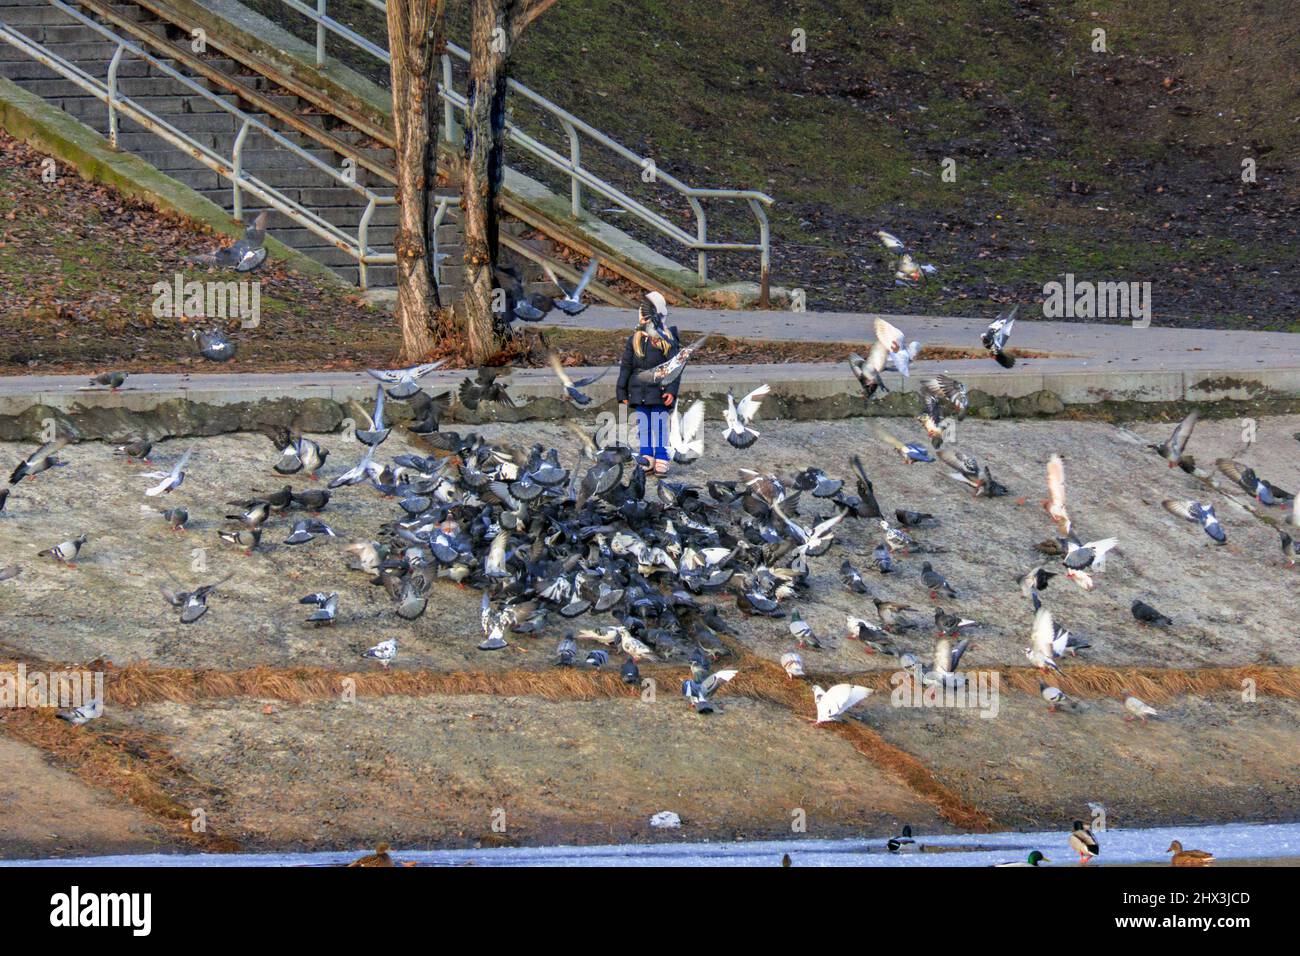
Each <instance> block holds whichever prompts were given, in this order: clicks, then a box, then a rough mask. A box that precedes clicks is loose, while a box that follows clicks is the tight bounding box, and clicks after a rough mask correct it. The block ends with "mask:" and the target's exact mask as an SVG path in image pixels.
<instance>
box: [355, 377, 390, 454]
mask: <svg viewBox="0 0 1300 956" xmlns="http://www.w3.org/2000/svg"><path fill="white" fill-rule="evenodd" d="M363 414H364V411H363ZM366 418H367V420H368V421H369V422H370V427H369V428H358V429H357V430H356V432H355V434H356V436H357V441H359V442H361V444H363V445H369V446H370V447H372V448H373V447H375V446H376V445H382V444H383V443H384V439H385V438H387V437H388V433H389V432H391V431H392V429H391V428H388V427H387V426H385V425H384V387H383V386H382V385H376V386H375V413H374V415H367V416H366Z"/></svg>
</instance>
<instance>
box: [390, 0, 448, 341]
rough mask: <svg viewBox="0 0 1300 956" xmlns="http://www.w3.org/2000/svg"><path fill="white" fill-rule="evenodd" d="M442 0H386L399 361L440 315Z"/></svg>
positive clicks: (438, 323)
mask: <svg viewBox="0 0 1300 956" xmlns="http://www.w3.org/2000/svg"><path fill="white" fill-rule="evenodd" d="M444 7H445V0H389V3H388V45H389V53H390V55H391V57H392V64H391V69H390V73H391V78H392V89H393V130H394V133H395V138H396V141H397V144H396V145H397V149H396V160H397V202H398V223H397V234H396V236H395V237H394V239H393V249H394V252H395V253H396V255H397V321H398V325H399V327H400V328H401V331H402V351H401V355H400V359H399V360H400V361H402V362H404V363H407V364H415V363H417V362H419V361H421V360H422V359H423V358H424V357H425V356H427V355H428V354H429V353H430V351H432V350H433V348H434V346H435V343H436V338H437V330H439V329H445V328H446V326H447V321H446V319H447V317H446V315H444V314H443V313H444V310H443V304H442V302H441V300H440V297H439V295H438V287H437V283H436V281H435V279H434V276H435V275H436V273H435V271H434V268H435V264H434V262H433V238H434V237H433V233H432V228H433V216H434V205H435V204H434V203H433V201H432V200H433V192H434V189H435V188H436V185H437V158H438V157H437V150H438V85H437V84H438V79H437V64H438V53H439V52H440V51H441V49H442V46H443V42H444V31H445V20H444Z"/></svg>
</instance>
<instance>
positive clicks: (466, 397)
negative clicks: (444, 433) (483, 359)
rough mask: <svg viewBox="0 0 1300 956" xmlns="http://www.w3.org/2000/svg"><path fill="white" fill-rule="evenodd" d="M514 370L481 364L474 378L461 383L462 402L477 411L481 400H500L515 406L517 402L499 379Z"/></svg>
mask: <svg viewBox="0 0 1300 956" xmlns="http://www.w3.org/2000/svg"><path fill="white" fill-rule="evenodd" d="M512 371H514V370H513V369H511V368H508V367H501V368H489V367H488V366H486V365H485V366H481V367H480V368H479V369H478V371H477V372H475V373H474V378H473V379H470V378H466V379H465V380H464V381H463V382H461V383H460V389H459V391H458V393H457V394H458V396H459V398H460V403H461V404H462V405H464V406H465V407H466V408H468V409H469V410H470V411H477V410H478V407H479V403H481V402H498V403H500V404H502V405H505V406H507V407H509V408H514V407H515V403H514V399H512V398H511V397H510V396H509V394H507V392H506V386H505V385H502V384H501V383H499V382H498V381H497V379H498V378H505V377H506V376H508V375H509V374H510V373H511V372H512Z"/></svg>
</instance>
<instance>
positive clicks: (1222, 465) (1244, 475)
mask: <svg viewBox="0 0 1300 956" xmlns="http://www.w3.org/2000/svg"><path fill="white" fill-rule="evenodd" d="M1214 464H1215V465H1217V466H1218V469H1219V471H1221V472H1223V473H1224V474H1225V475H1226V476H1227V477H1228V478H1230V479H1232V480H1233V481H1235V482H1236V483H1237V484H1238V485H1240V486H1241V487H1242V488H1243V489H1244V490H1245V491H1246V492H1248V493H1249V494H1250V495H1251V496H1252V497H1253V498H1254V499H1255V500H1256V501H1258V502H1259V503H1260V504H1262V505H1282V504H1283V503H1284V502H1287V501H1290V500H1292V499H1293V498H1295V495H1293V494H1291V492H1289V491H1283V490H1282V489H1281V488H1279V487H1278V486H1277V485H1275V484H1272V483H1271V482H1267V481H1265V480H1264V479H1263V478H1260V477H1259V476H1258V475H1256V474H1255V470H1254V469H1253V468H1250V467H1249V466H1247V465H1243V464H1242V463H1241V462H1239V461H1233V460H1232V459H1231V458H1219V459H1216V460H1215V462H1214Z"/></svg>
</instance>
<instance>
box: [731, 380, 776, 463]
mask: <svg viewBox="0 0 1300 956" xmlns="http://www.w3.org/2000/svg"><path fill="white" fill-rule="evenodd" d="M770 391H772V386H770V385H760V386H758V388H756V389H754V390H753V391H752V392H750V393H749V394H747V395H746V396H745V397H744V398H742V399H741V400H740V401H739V402H737V401H736V400H735V398H734V396H733V395H732V393H731V390H730V389H728V390H727V409H726V411H725V412H724V413H723V417H724V418H725V419H726V422H727V429H726V431H724V432H723V433H722V435H723V437H724V438H726V439H727V444H729V445H731V446H732V447H733V448H748V447H749V446H750V445H752V444H754V442H756V441H758V434H759V433H758V432H757V431H755V430H754V429H753V428H751V427H750V424H751V423H752V422H753V420H754V416H755V415H757V414H758V407H759V405H761V404H762V403H763V396H764V395H766V394H768V392H770Z"/></svg>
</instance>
